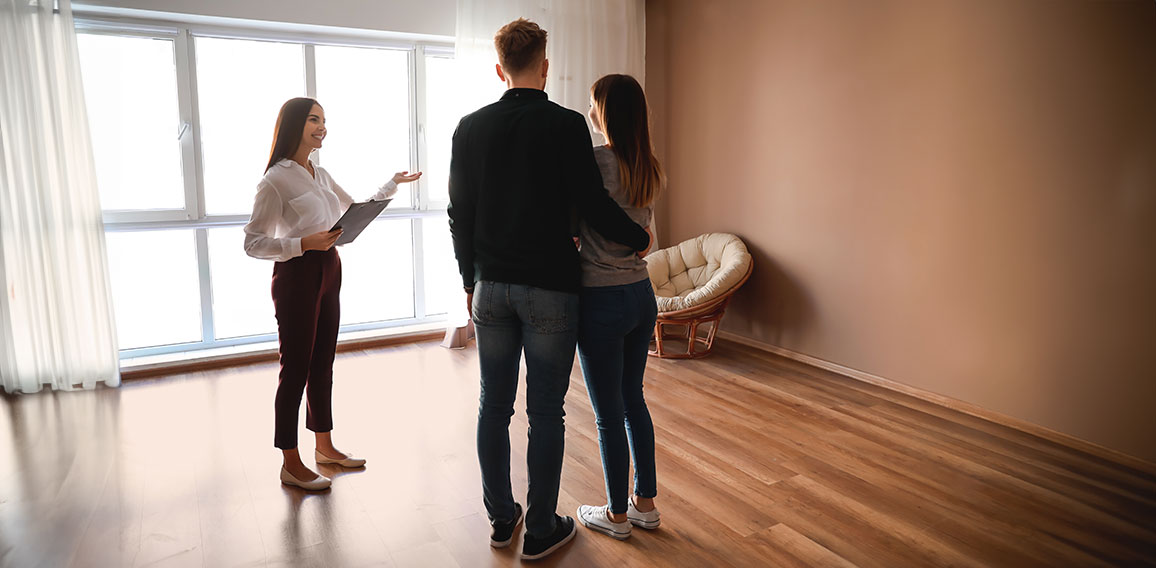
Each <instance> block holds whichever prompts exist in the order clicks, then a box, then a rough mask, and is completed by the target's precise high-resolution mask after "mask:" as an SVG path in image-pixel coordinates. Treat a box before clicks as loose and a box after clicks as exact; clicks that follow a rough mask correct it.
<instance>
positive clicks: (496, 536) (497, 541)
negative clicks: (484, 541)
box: [490, 503, 522, 548]
mask: <svg viewBox="0 0 1156 568" xmlns="http://www.w3.org/2000/svg"><path fill="white" fill-rule="evenodd" d="M520 524H522V506H521V505H519V504H517V503H514V520H512V521H506V522H504V523H502V522H498V521H490V546H492V547H494V548H506V547H507V546H510V541H512V540H514V531H516V530H518V525H520Z"/></svg>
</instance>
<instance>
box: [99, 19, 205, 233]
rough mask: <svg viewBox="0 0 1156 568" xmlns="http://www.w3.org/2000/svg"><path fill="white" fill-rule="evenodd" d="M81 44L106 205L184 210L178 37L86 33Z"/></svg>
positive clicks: (101, 200)
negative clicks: (175, 39)
mask: <svg viewBox="0 0 1156 568" xmlns="http://www.w3.org/2000/svg"><path fill="white" fill-rule="evenodd" d="M77 44H78V47H79V50H80V63H81V70H82V72H83V75H84V98H85V103H86V104H87V106H88V124H89V130H90V132H91V135H92V147H93V154H94V157H95V160H96V180H97V185H98V186H99V188H100V204H101V208H102V209H104V210H106V211H112V210H141V209H145V210H150V209H184V207H185V193H184V184H183V182H182V176H181V146H180V141H179V140H178V139H177V134H178V133H179V132H180V131H181V130H180V126H181V125H180V114H179V113H178V112H177V81H176V66H175V64H174V63H173V42H172V41H171V40H167V39H153V38H140V37H122V36H113V35H99V34H88V33H82V34H78V35H77Z"/></svg>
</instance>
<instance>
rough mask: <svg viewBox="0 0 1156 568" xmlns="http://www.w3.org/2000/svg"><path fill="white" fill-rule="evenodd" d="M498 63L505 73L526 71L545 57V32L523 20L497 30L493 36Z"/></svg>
mask: <svg viewBox="0 0 1156 568" xmlns="http://www.w3.org/2000/svg"><path fill="white" fill-rule="evenodd" d="M494 48H496V49H497V50H498V63H500V64H501V65H502V69H504V70H505V71H506V73H509V74H512V75H517V74H519V73H521V72H523V71H527V70H529V69H530V67H531V66H533V65H534V64H535V63H537V62H539V61H541V60H542V59H543V58H545V57H546V30H544V29H542V28H540V27H538V24H535V23H534V22H531V21H530V20H527V19H525V18H518V19H517V20H514V21H512V22H510V23H508V24H506V25H504V26H502V29H500V30H498V35H495V36H494Z"/></svg>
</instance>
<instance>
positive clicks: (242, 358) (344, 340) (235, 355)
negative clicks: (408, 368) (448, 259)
mask: <svg viewBox="0 0 1156 568" xmlns="http://www.w3.org/2000/svg"><path fill="white" fill-rule="evenodd" d="M446 325H447V323H446V322H444V321H438V322H431V323H424V324H416V325H410V326H403V327H391V328H386V329H373V330H366V331H352V332H347V333H343V334H341V336H340V337H339V338H338V342H337V352H338V353H340V352H343V351H357V350H360V349H372V348H376V347H385V346H387V345H398V344H402V343H416V342H419V341H432V340H439V339H441V338H442V336H443V335H444V334H445V329H446ZM276 360H277V342H276V341H267V342H263V343H250V344H247V345H237V346H232V347H220V348H216V349H202V350H197V351H186V352H183V353H167V354H164V355H150V356H146V357H133V358H130V359H122V360H121V362H120V374H121V378H122V379H124V380H133V379H144V378H150V377H158V376H163V375H175V374H180V373H191V372H196V371H204V370H207V369H217V368H221V367H232V366H238V365H249V364H253V363H264V362H270V361H276Z"/></svg>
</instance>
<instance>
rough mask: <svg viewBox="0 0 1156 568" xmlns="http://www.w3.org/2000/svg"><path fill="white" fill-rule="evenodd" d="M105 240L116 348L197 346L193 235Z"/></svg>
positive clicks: (127, 235)
mask: <svg viewBox="0 0 1156 568" xmlns="http://www.w3.org/2000/svg"><path fill="white" fill-rule="evenodd" d="M105 237H106V241H107V243H108V268H109V274H110V275H111V279H112V299H113V306H114V309H115V313H116V330H117V339H118V340H119V342H120V348H121V349H135V348H139V347H151V346H156V345H172V344H176V343H192V342H197V341H200V340H201V303H200V294H199V292H198V290H199V287H198V281H199V278H198V277H197V253H196V247H195V243H194V240H193V231H191V230H173V231H139V232H114V233H107V234H106V235H105Z"/></svg>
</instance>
